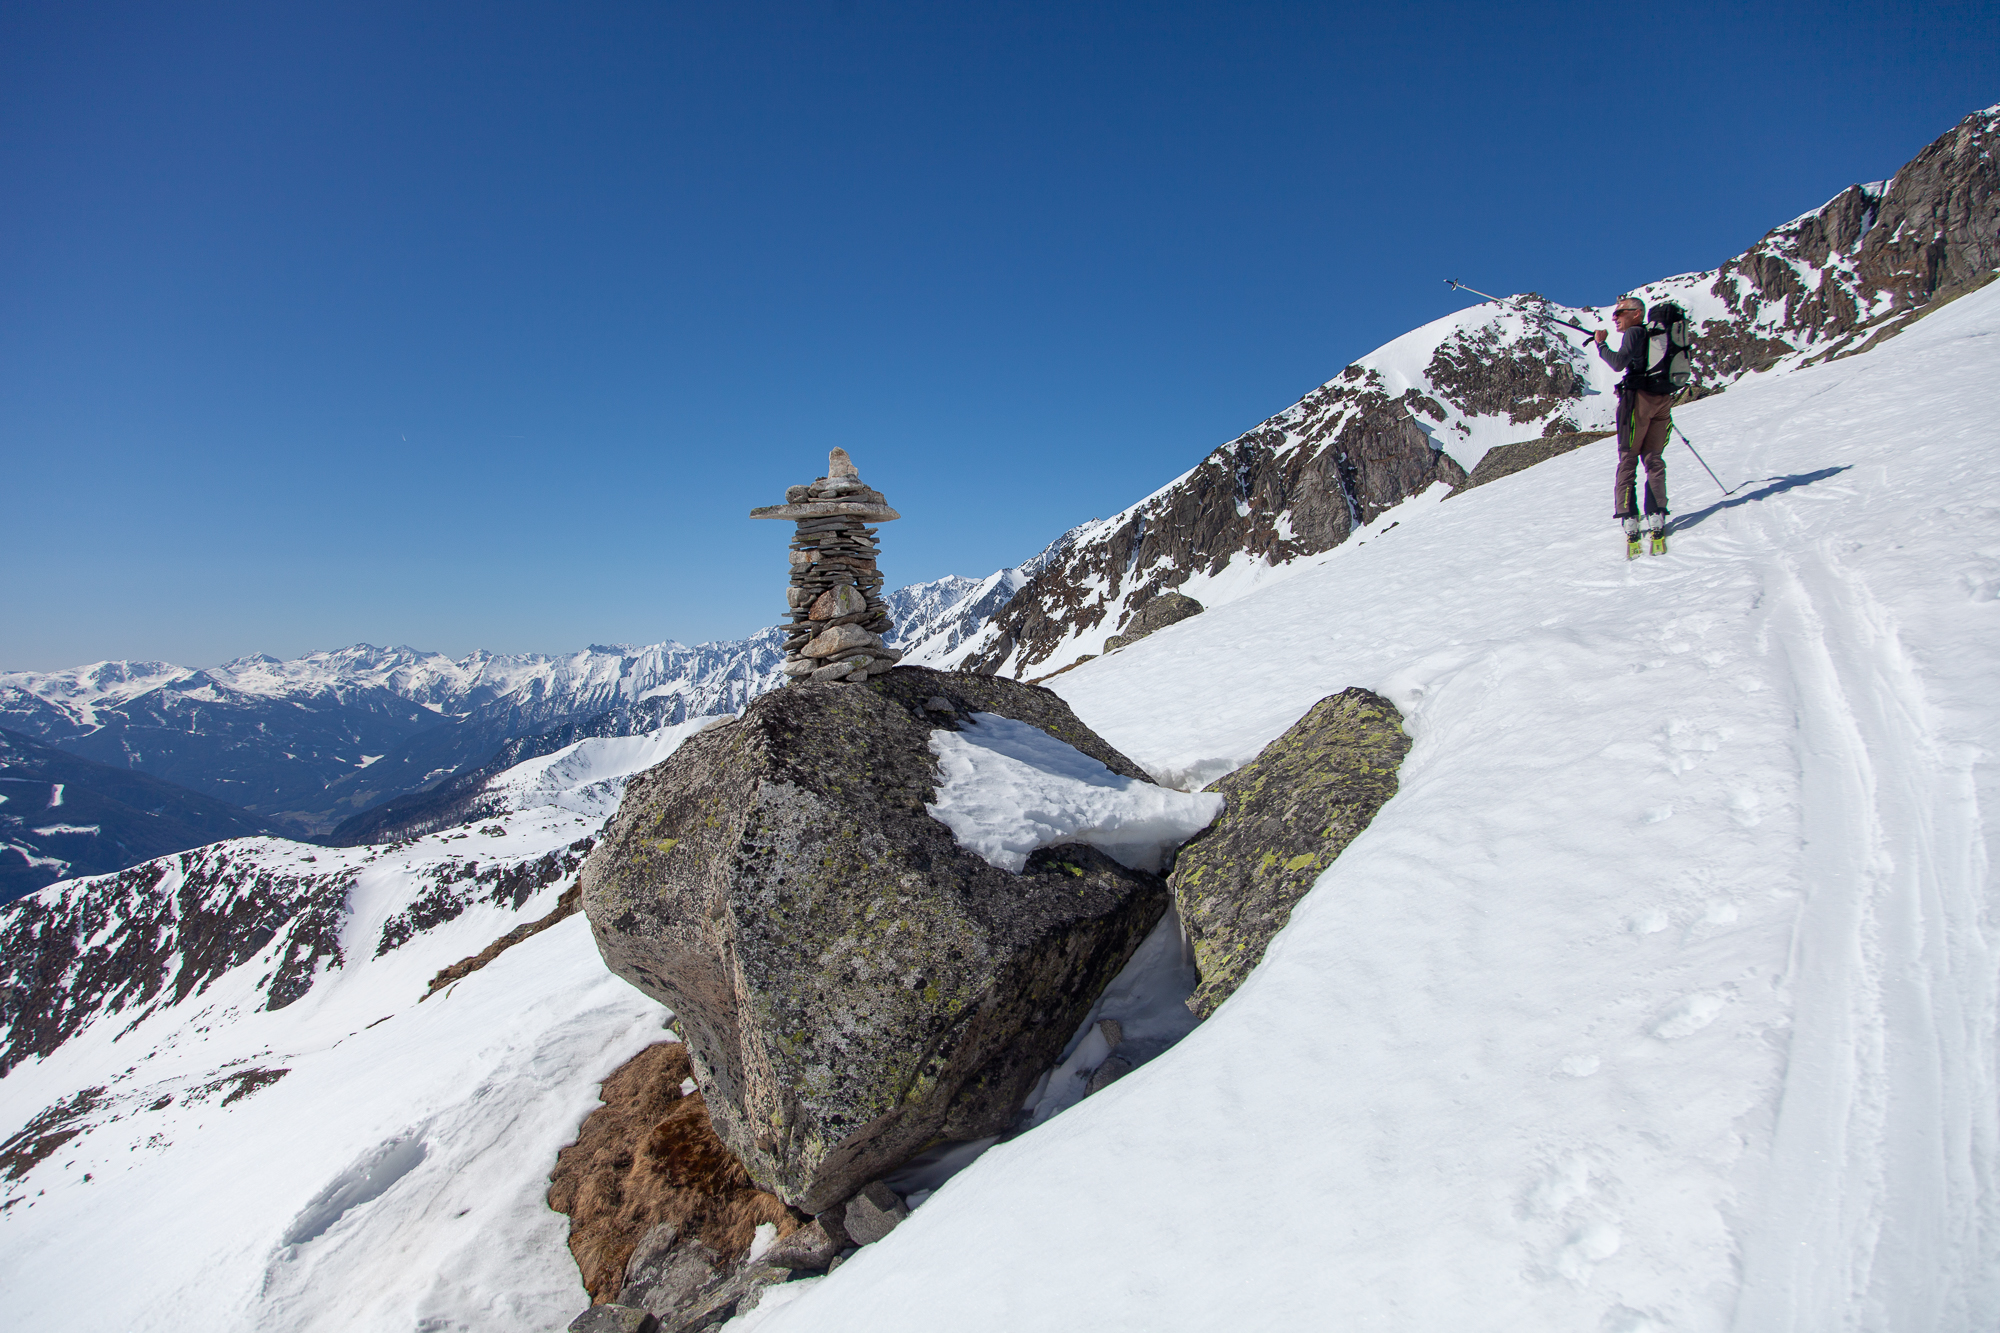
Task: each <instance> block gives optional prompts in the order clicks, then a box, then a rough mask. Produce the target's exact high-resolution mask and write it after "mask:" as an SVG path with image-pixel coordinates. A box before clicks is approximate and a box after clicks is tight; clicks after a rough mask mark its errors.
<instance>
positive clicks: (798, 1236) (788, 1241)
mask: <svg viewBox="0 0 2000 1333" xmlns="http://www.w3.org/2000/svg"><path fill="white" fill-rule="evenodd" d="M853 1243H854V1242H853V1241H851V1240H849V1239H847V1238H846V1236H844V1235H843V1236H841V1237H839V1238H835V1237H834V1236H832V1235H830V1234H828V1232H827V1229H826V1227H825V1226H823V1225H821V1223H820V1222H819V1220H818V1219H817V1218H815V1219H814V1220H812V1221H810V1222H808V1223H806V1224H805V1225H804V1226H802V1227H800V1228H799V1229H798V1230H797V1231H794V1232H793V1233H792V1234H791V1235H789V1236H787V1237H785V1238H784V1239H783V1240H781V1241H779V1242H778V1243H777V1244H776V1245H773V1246H772V1247H771V1248H770V1249H769V1250H767V1251H766V1252H765V1254H764V1262H766V1263H769V1264H774V1265H776V1266H777V1267H779V1268H789V1269H792V1270H793V1271H795V1272H807V1273H818V1272H822V1271H824V1270H825V1268H826V1266H827V1265H828V1264H830V1263H832V1262H833V1256H835V1255H836V1254H839V1253H840V1252H841V1251H842V1250H844V1249H846V1248H847V1247H848V1246H849V1245H851V1244H853Z"/></svg>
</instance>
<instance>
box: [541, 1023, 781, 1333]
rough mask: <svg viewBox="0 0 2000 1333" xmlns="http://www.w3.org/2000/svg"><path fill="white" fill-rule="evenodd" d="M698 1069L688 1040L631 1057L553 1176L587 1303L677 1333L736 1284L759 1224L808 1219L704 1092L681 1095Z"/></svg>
mask: <svg viewBox="0 0 2000 1333" xmlns="http://www.w3.org/2000/svg"><path fill="white" fill-rule="evenodd" d="M693 1072H694V1070H693V1066H692V1064H691V1063H690V1062H689V1060H688V1053H687V1047H686V1046H684V1045H682V1044H681V1043H680V1042H658V1043H656V1044H654V1045H652V1046H649V1047H647V1048H646V1049H645V1050H643V1051H641V1052H640V1053H639V1054H638V1055H636V1056H634V1057H633V1058H632V1059H631V1060H629V1061H628V1062H626V1063H625V1064H624V1065H623V1066H622V1067H621V1068H619V1069H618V1071H617V1072H616V1073H614V1074H612V1075H611V1077H609V1078H607V1079H605V1080H604V1086H603V1089H602V1091H601V1092H600V1094H599V1095H600V1096H601V1097H602V1099H603V1102H604V1105H602V1106H600V1107H599V1108H598V1109H597V1110H595V1111H592V1112H591V1113H590V1115H589V1116H588V1117H587V1118H586V1119H585V1120H584V1122H583V1127H582V1129H581V1130H580V1131H579V1132H578V1134H577V1140H576V1142H575V1143H572V1144H571V1145H570V1146H569V1147H567V1148H564V1149H563V1150H562V1151H561V1152H560V1153H558V1154H557V1156H556V1167H555V1170H554V1172H552V1173H551V1175H550V1177H549V1196H548V1197H549V1207H551V1208H553V1209H555V1210H556V1211H557V1212H559V1213H564V1214H566V1215H567V1216H568V1217H569V1220H570V1229H569V1248H570V1253H571V1255H573V1256H574V1257H575V1259H576V1266H577V1269H578V1271H580V1272H581V1273H582V1275H583V1285H584V1289H585V1290H586V1291H588V1292H589V1293H590V1296H591V1300H592V1301H593V1302H597V1303H604V1302H614V1301H615V1302H617V1303H619V1304H621V1305H627V1306H636V1307H639V1308H643V1309H646V1310H649V1311H651V1312H652V1313H653V1314H654V1315H657V1316H659V1317H660V1318H661V1319H662V1320H663V1321H666V1323H667V1327H669V1328H672V1327H676V1326H677V1325H676V1324H674V1322H673V1321H674V1320H676V1319H678V1318H679V1317H680V1316H681V1315H682V1314H684V1313H686V1311H687V1310H688V1309H689V1308H691V1307H692V1306H694V1305H697V1304H702V1303H703V1302H704V1300H705V1299H706V1298H707V1297H709V1296H712V1295H715V1294H716V1293H717V1292H718V1291H719V1289H720V1288H721V1287H723V1286H724V1285H726V1284H728V1283H729V1282H730V1281H731V1280H733V1279H734V1278H735V1277H737V1276H738V1273H737V1270H738V1269H739V1268H740V1267H741V1266H742V1263H741V1261H742V1260H744V1259H745V1258H747V1256H748V1255H749V1253H750V1248H751V1245H752V1243H753V1242H754V1241H755V1239H756V1235H757V1228H758V1227H759V1226H763V1225H766V1224H769V1225H771V1226H773V1227H774V1228H775V1229H776V1232H777V1234H778V1235H779V1236H781V1237H782V1236H786V1235H789V1234H790V1233H791V1232H793V1231H796V1230H797V1229H798V1228H799V1226H800V1225H801V1224H802V1223H804V1222H805V1221H806V1219H804V1218H802V1217H800V1216H799V1215H798V1214H796V1213H794V1212H792V1211H791V1210H790V1209H788V1208H786V1207H785V1205H784V1203H783V1201H781V1200H779V1199H778V1198H776V1197H774V1196H773V1195H770V1194H767V1193H765V1192H763V1191H761V1190H759V1189H758V1188H757V1187H756V1186H755V1185H754V1184H752V1183H751V1181H750V1177H749V1176H748V1175H746V1174H745V1173H744V1171H743V1167H742V1165H741V1164H740V1163H739V1162H738V1161H737V1160H736V1158H735V1156H734V1155H733V1154H731V1153H730V1151H729V1150H728V1149H727V1148H725V1147H724V1146H723V1145H722V1142H721V1141H720V1140H719V1139H717V1138H716V1137H715V1132H714V1130H713V1129H712V1128H711V1127H710V1124H709V1117H708V1112H707V1109H706V1107H705V1105H704V1103H703V1100H702V1097H701V1094H700V1093H699V1092H693V1091H690V1092H683V1091H682V1089H683V1087H684V1086H685V1085H686V1084H687V1081H688V1080H689V1079H690V1078H691V1077H692V1075H693ZM740 1294H741V1293H740V1292H739V1293H738V1295H739V1297H740Z"/></svg>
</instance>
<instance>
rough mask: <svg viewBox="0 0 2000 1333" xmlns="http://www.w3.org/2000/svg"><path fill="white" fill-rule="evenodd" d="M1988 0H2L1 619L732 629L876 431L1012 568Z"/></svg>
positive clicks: (1914, 118)
mask: <svg viewBox="0 0 2000 1333" xmlns="http://www.w3.org/2000/svg"><path fill="white" fill-rule="evenodd" d="M1996 13H2000V11H1996V8H1995V6H1993V5H1991V4H1990V3H1987V4H1954V3H1944V4H1926V5H1921V6H1920V5H1916V4H1901V5H1876V6H1840V5H1835V6H1827V5H1824V4H1815V5H1810V6H1808V5H1784V4H1778V5H1763V6H1741V5H1729V6H1710V5H1703V4H1682V5H1675V6H1660V5H1614V4H1595V5H1577V6H1569V5H1546V6H1537V7H1534V8H1525V7H1523V8H1518V9H1517V8H1510V7H1504V6H1494V5H1490V4H1478V5H1452V4H1442V5H1435V4H1434V5H1429V6H1424V7H1420V8H1419V7H1408V8H1393V9H1391V8H1383V7H1358V6H1356V7H1349V6H1342V5H1293V4H1211V5H1173V4H1155V5H1127V4H1116V5H1097V6H1087V5H1086V6H1079V5H1075V4H1065V5H1037V4H1009V5H992V4H980V3H950V4H907V5H900V4H878V3H871V2H870V0H825V2H822V3H813V4H754V3H753V4H733V5H720V6H718V5H700V6H695V5H686V4H673V3H655V4H631V5H626V4H615V3H593V4H576V5H555V4H546V5H522V4H505V3H483V4H478V5H453V4H411V3H397V4H381V5H375V4H366V3H347V4H341V5H291V4H277V5H274V4H268V3H263V4H254V5H229V4H220V3H216V4H202V5H174V4H131V5H112V4H90V3H61V4H58V3H40V4H19V3H11V4H4V5H0V478H4V481H5V488H4V494H5V496H6V505H5V512H6V515H7V519H6V522H5V524H4V525H0V559H4V561H5V569H6V577H5V580H4V588H5V591H4V594H3V595H0V670H4V669H16V670H18V669H47V668H54V667H60V666H66V665H72V664H76V663H80V662H85V661H91V660H96V659H99V658H106V657H132V658H163V659H167V660H172V661H177V662H181V663H183V664H186V665H196V666H199V665H208V664H211V663H214V662H218V661H221V660H224V659H226V658H229V657H232V656H236V655H239V654H243V653H250V652H268V653H273V654H277V655H280V656H290V655H294V654H297V653H300V652H304V651H309V650H311V649H314V648H327V647H337V646H340V645H343V644H347V643H352V642H356V641H367V642H373V643H378V644H383V643H408V644H411V645H413V646H416V647H421V648H434V649H438V650H442V651H446V652H451V653H463V652H466V651H469V650H471V649H474V648H482V647H483V648H490V649H494V650H496V651H559V650H565V649H571V648H577V647H581V646H583V645H584V644H587V643H593V642H596V643H612V642H632V643H644V642H652V641H657V640H659V639H663V638H678V639H681V640H683V641H687V642H693V641H697V640H701V639H709V638H729V637H736V636H740V635H742V634H745V633H748V632H750V631H752V630H754V629H755V628H757V627H758V626H760V625H763V624H766V623H770V622H771V621H773V620H775V619H776V618H777V616H778V614H779V612H780V611H781V609H782V606H783V598H782V587H783V579H784V573H785V565H784V558H783V546H784V536H785V534H784V532H782V531H780V530H779V525H773V524H761V523H752V522H749V521H748V520H746V519H745V517H744V514H745V512H746V511H747V510H748V509H749V508H750V507H751V506H752V505H755V504H763V503H770V502H773V501H776V500H778V499H781V498H782V493H783V489H784V487H785V486H786V485H787V484H789V483H794V482H801V481H807V480H810V479H811V478H812V477H813V476H815V475H817V474H818V472H819V471H821V470H823V465H824V461H825V452H826V450H827V449H828V448H830V447H832V446H835V445H839V446H842V447H845V448H847V449H848V450H850V451H851V452H852V453H853V454H854V456H855V458H856V460H857V461H858V462H859V464H860V466H861V470H862V475H863V476H864V477H866V478H867V479H868V480H869V481H870V482H872V483H873V484H875V485H877V486H878V487H880V488H881V489H882V490H884V491H885V492H887V494H888V495H889V498H890V501H891V503H893V504H895V505H896V506H897V507H898V508H899V509H901V510H902V512H903V513H904V515H905V518H904V519H903V521H901V522H899V523H895V524H892V525H889V526H888V527H886V528H885V529H884V532H883V537H884V547H885V554H886V559H885V565H886V572H887V574H888V576H889V579H890V582H891V585H892V586H894V585H896V584H901V583H908V582H914V581H917V580H921V579H928V578H935V577H938V576H940V575H943V574H948V573H963V574H974V575H978V574H985V573H987V572H990V571H991V570H992V569H994V568H997V567H999V566H1001V565H1004V564H1010V563H1013V562H1016V561H1018V560H1020V559H1022V558H1024V557H1026V556H1028V555H1030V554H1032V553H1033V552H1034V551H1035V550H1037V549H1039V548H1040V547H1041V546H1043V545H1044V544H1045V543H1046V542H1048V541H1049V540H1050V539H1052V538H1053V537H1055V536H1056V535H1057V534H1058V533H1060V532H1061V531H1062V530H1063V529H1064V528H1066V527H1069V526H1070V525H1072V524H1074V523H1077V522H1080V521H1083V520H1085V519H1088V518H1091V517H1095V516H1100V515H1103V514H1106V513H1109V512H1112V511H1114V510H1116V509H1119V508H1121V507H1123V506H1124V505H1126V504H1129V503H1130V502H1132V501H1133V500H1135V499H1137V498H1139V497H1140V496H1142V495H1143V494H1145V493H1146V492H1148V491H1150V490H1152V489H1154V488H1155V487H1157V486H1159V485H1160V484H1162V483H1164V482H1165V481H1167V480H1169V479H1171V478H1172V477H1173V476H1175V475H1176V474H1178V473H1180V472H1182V471H1184V470H1185V469H1187V468H1188V467H1191V466H1192V465H1193V464H1194V463H1196V462H1197V461H1199V460H1200V458H1201V457H1202V456H1203V455H1205V454H1206V453H1207V452H1208V451H1209V450H1211V449H1213V448H1214V447H1215V446H1216V445H1218V444H1220V443H1222V442H1224V441H1225V440H1227V439H1229V438H1231V437H1233V436H1234V435H1236V434H1238V433H1240V432H1242V431H1244V430H1246V429H1248V428H1249V427H1251V426H1253V425H1255V424H1256V423H1257V422H1258V421H1260V420H1262V419H1263V418H1264V417H1265V416H1268V415H1269V414H1271V413H1273V412H1276V411H1279V410H1281V409H1283V408H1284V407H1286V406H1288V405H1290V404H1291V403H1292V402H1293V401H1294V400H1296V399H1297V398H1298V397H1299V396H1300V395H1302V394H1303V393H1305V392H1306V391H1307V390H1309V389H1311V388H1312V387H1313V386H1315V385H1317V384H1319V383H1320V382H1322V381H1324V380H1326V379H1328V378H1330V377H1331V376H1332V375H1334V374H1335V373H1337V372H1338V371H1339V370H1340V368H1341V367H1342V366H1343V365H1345V364H1346V363H1347V362H1348V361H1349V360H1352V359H1353V358H1354V357H1357V356H1360V355H1362V354H1364V353H1366V352H1367V351H1369V350H1370V349H1372V348H1374V347H1376V346H1378V345H1379V344H1381V343H1383V342H1385V341H1387V340H1388V339H1390V338H1392V337H1394V336H1395V335H1397V334H1399V333H1401V332H1403V331H1404V330H1406V329H1409V328H1411V327H1414V326H1415V325H1417V324H1420V323H1423V322H1425V321H1427V320H1430V319H1433V318H1435V317H1437V316H1438V315H1440V314H1443V313H1445V312H1446V311H1447V310H1450V309H1454V308H1456V307H1457V306H1459V305H1462V304H1463V303H1464V302H1463V299H1462V298H1455V297H1454V294H1453V293H1451V292H1449V291H1448V290H1447V289H1446V288H1445V287H1444V285H1443V283H1442V279H1443V278H1445V277H1447V276H1451V277H1458V278H1462V279H1464V280H1465V281H1467V282H1471V283H1473V284H1474V285H1476V286H1480V287H1483V288H1485V289H1486V290H1488V291H1499V292H1514V291H1523V290H1529V289H1533V290H1537V291H1541V292H1543V293H1545V294H1548V295H1550V296H1554V297H1557V298H1559V299H1562V300H1566V301H1571V302H1577V303H1582V302H1601V301H1605V300H1608V299H1609V298H1610V297H1611V296H1612V295H1614V294H1615V293H1616V292H1618V291H1619V290H1620V289H1621V288H1622V287H1624V286H1627V285H1631V284H1635V283H1638V282H1641V281H1645V280H1648V279H1651V278H1656V277H1660V276H1664V275H1666V274H1670V273H1674V272H1681V271H1686V270H1691V269H1699V268H1706V267H1710V266H1713V265H1714V264H1716V263H1718V262H1720V261H1721V260H1723V259H1726V258H1727V257H1729V256H1730V255H1732V254H1735V253H1737V252H1738V251H1740V250H1742V249H1743V248H1744V247H1745V246H1747V245H1749V244H1750V243H1751V242H1753V241H1755V240H1756V238H1757V237H1758V236H1759V235H1761V234H1762V233H1763V232H1764V231H1765V230H1767V229H1768V228H1770V227H1771V226H1774V225H1776V224H1778V223H1780V222H1783V221H1785V220H1786V219H1788V218H1790V217H1793V216H1795V215H1796V214H1798V213H1801V212H1803V211H1805V210H1807V209H1809V208H1811V207H1814V206H1816V205H1817V204H1819V203H1821V202H1822V201H1824V200H1825V199H1826V198H1828V197H1829V196H1831V195H1833V194H1834V193H1836V192H1837V191H1839V190H1840V189H1842V188H1843V187H1845V186H1846V185H1848V184H1849V183H1851V182H1853V181H1857V180H1868V179H1875V178H1879V177H1882V176H1885V175H1887V174H1889V173H1890V172H1892V171H1894V170H1895V168H1896V167H1898V166H1899V165H1901V164H1902V163H1903V162H1904V161H1906V160H1907V159H1908V158H1910V157H1911V156H1913V155H1914V154H1915V153H1916V152H1917V151H1918V150H1919V149H1920V148H1922V147H1923V146H1924V145H1925V144H1926V143H1928V142H1929V141H1930V140H1931V139H1933V138H1934V137H1936V136H1937V135H1938V134H1940V133H1942V132H1943V131H1944V130H1946V129H1948V128H1949V127H1950V126H1951V125H1952V124H1953V123H1955V122H1956V121H1957V120H1958V119H1959V118H1961V117H1962V116H1964V115H1965V114H1966V113H1967V112H1970V111H1972V110H1974V109H1976V108H1979V107H1982V106H1986V105H1990V104H1992V103H1994V102H1995V101H2000V54H1996V53H2000V19H1996ZM1669 15H1671V23H1670V24H1667V25H1666V26H1665V27H1664V28H1663V27H1662V26H1661V25H1662V24H1663V22H1664V20H1665V19H1666V16H1669Z"/></svg>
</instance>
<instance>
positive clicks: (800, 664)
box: [750, 449, 902, 684]
mask: <svg viewBox="0 0 2000 1333" xmlns="http://www.w3.org/2000/svg"><path fill="white" fill-rule="evenodd" d="M750 517H752V518H789V519H791V520H792V521H793V522H795V523H797V524H798V525H799V526H798V534H797V535H796V536H795V537H794V538H793V539H792V586H791V587H790V588H788V589H786V590H785V600H786V601H787V602H788V603H789V604H790V606H791V624H790V631H789V633H788V634H787V636H786V638H785V661H784V665H782V666H781V667H779V668H778V669H779V670H780V671H782V672H784V673H785V674H786V675H787V676H790V677H791V681H790V682H789V683H792V684H796V683H798V682H799V681H802V680H814V681H820V680H845V681H863V680H866V679H868V677H870V676H879V675H881V674H882V673H883V672H885V671H887V670H888V669H889V668H890V667H892V666H894V665H895V664H896V662H897V660H898V659H900V658H901V657H902V654H901V653H900V652H898V651H897V650H896V649H894V648H891V647H890V646H889V645H888V644H886V643H884V642H882V636H883V635H884V634H887V633H888V632H889V631H890V630H892V629H894V628H895V622H894V621H892V620H890V619H889V608H888V605H887V604H886V603H884V602H883V600H882V575H881V573H880V572H879V571H878V570H877V569H876V568H875V554H876V547H875V529H873V528H871V527H868V526H867V524H869V523H887V522H889V521H890V520H891V519H897V518H901V517H902V515H901V514H898V513H897V512H896V511H895V510H893V509H891V508H889V505H888V502H887V501H885V500H884V499H883V498H882V492H880V491H873V490H870V489H868V486H867V485H866V484H865V483H864V482H863V481H862V480H861V474H860V473H858V472H856V471H855V470H854V460H853V459H851V458H849V457H848V456H847V450H845V449H835V450H834V451H833V452H832V453H830V454H828V455H827V459H826V475H825V476H824V477H821V478H820V479H819V480H818V481H815V482H814V483H813V484H812V485H810V486H792V487H789V488H787V489H786V491H785V503H783V504H781V505H765V506H763V507H762V508H760V509H753V510H751V511H750Z"/></svg>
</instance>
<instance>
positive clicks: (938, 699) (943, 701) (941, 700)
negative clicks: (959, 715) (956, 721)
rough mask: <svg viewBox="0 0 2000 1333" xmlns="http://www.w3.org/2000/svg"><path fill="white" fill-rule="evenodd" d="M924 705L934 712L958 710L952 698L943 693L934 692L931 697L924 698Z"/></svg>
mask: <svg viewBox="0 0 2000 1333" xmlns="http://www.w3.org/2000/svg"><path fill="white" fill-rule="evenodd" d="M924 707H926V708H928V709H930V710H931V711H932V712H933V713H956V712H957V711H958V710H957V709H956V708H953V707H952V706H951V700H949V699H947V698H945V697H944V696H943V695H942V694H933V695H932V696H931V697H930V698H928V699H926V700H924Z"/></svg>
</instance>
